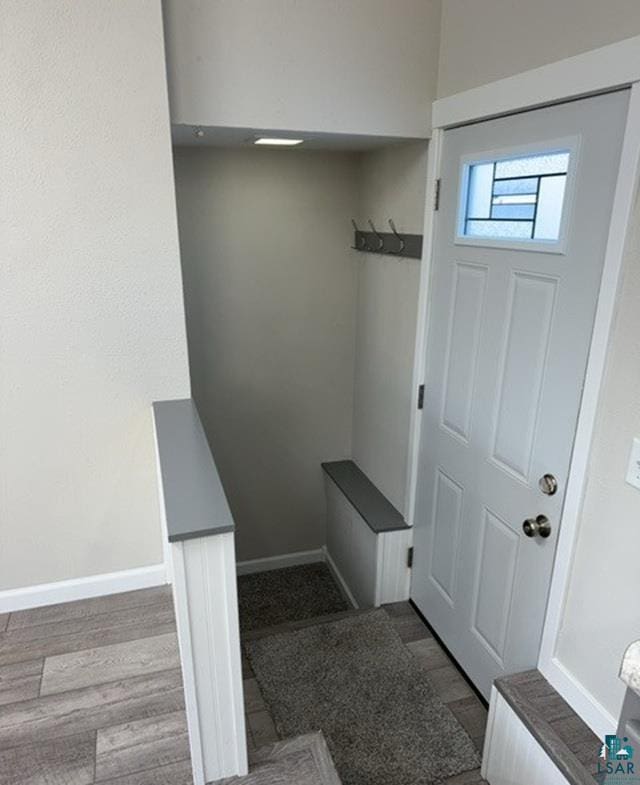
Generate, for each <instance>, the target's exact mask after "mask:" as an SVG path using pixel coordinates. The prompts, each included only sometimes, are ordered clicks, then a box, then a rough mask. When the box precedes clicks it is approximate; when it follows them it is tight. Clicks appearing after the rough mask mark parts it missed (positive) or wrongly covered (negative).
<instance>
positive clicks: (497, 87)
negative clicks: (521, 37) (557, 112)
mask: <svg viewBox="0 0 640 785" xmlns="http://www.w3.org/2000/svg"><path fill="white" fill-rule="evenodd" d="M637 81H640V36H634V37H633V38H627V39H625V40H624V41H618V42H617V43H615V44H609V45H608V46H603V47H600V48H599V49H592V50H591V51H590V52H584V53H583V54H579V55H575V56H574V57H568V58H566V59H565V60H560V61H558V62H556V63H550V64H549V65H543V66H541V67H540V68H534V69H532V70H530V71H524V72H523V73H520V74H516V75H515V76H509V77H507V78H506V79H500V80H498V81H497V82H491V83H490V84H486V85H482V86H481V87H475V88H473V89H471V90H465V91H464V92H462V93H456V95H451V96H448V97H447V98H441V99H439V100H438V101H435V102H434V104H433V113H432V117H433V127H434V128H449V127H451V126H453V125H462V124H464V123H469V122H476V121H478V120H482V119H486V118H488V117H496V116H498V115H501V114H512V113H513V112H518V111H523V110H525V109H531V108H532V107H535V106H543V105H545V104H552V103H557V102H559V101H565V100H567V99H568V98H576V97H578V96H586V95H591V94H594V93H598V92H603V91H605V90H611V89H615V88H616V87H622V86H625V85H630V84H632V83H633V82H637Z"/></svg>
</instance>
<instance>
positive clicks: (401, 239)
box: [389, 218, 405, 256]
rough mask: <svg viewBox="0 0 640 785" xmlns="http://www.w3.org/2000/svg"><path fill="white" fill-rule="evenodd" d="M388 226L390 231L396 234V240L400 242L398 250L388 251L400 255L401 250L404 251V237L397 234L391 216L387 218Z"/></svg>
mask: <svg viewBox="0 0 640 785" xmlns="http://www.w3.org/2000/svg"><path fill="white" fill-rule="evenodd" d="M389 226H390V227H391V231H392V232H393V233H394V235H395V236H396V239H397V241H398V242H399V243H400V247H399V248H398V250H397V251H390V253H394V254H398V256H400V255H401V254H402V252H403V251H404V245H405V243H404V239H403V238H402V237H400V235H399V234H398V231H397V229H396V225H395V224H394V222H393V219H391V218H389Z"/></svg>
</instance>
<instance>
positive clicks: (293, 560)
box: [236, 548, 325, 575]
mask: <svg viewBox="0 0 640 785" xmlns="http://www.w3.org/2000/svg"><path fill="white" fill-rule="evenodd" d="M324 556H325V552H324V550H323V548H318V549H317V550H315V551H297V552H296V553H283V554H281V555H280V556H267V557H266V558H264V559H249V561H239V562H238V563H237V565H236V568H237V573H238V575H250V574H251V573H254V572H267V571H268V570H279V569H281V568H282V567H297V566H298V565H300V564H313V563H315V562H319V561H324V560H325V559H324Z"/></svg>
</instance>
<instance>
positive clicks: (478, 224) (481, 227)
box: [465, 221, 533, 240]
mask: <svg viewBox="0 0 640 785" xmlns="http://www.w3.org/2000/svg"><path fill="white" fill-rule="evenodd" d="M532 227H533V221H467V230H466V232H465V234H466V235H467V236H469V237H492V238H496V237H498V238H499V237H504V238H506V239H509V240H529V239H531V229H532Z"/></svg>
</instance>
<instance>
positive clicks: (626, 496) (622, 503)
mask: <svg viewBox="0 0 640 785" xmlns="http://www.w3.org/2000/svg"><path fill="white" fill-rule="evenodd" d="M520 29H522V30H523V31H524V34H521V35H517V33H518V30H520ZM638 33H640V5H639V4H638V3H637V2H636V0H611V2H607V3H601V2H599V0H588V2H587V1H586V0H563V2H562V3H558V2H556V0H542V1H541V2H537V3H528V2H525V0H516V2H514V1H513V0H509V1H508V2H507V0H487V2H483V3H482V4H479V3H474V2H471V0H444V4H443V17H442V38H441V49H440V75H439V84H438V94H439V95H441V96H444V95H450V94H453V93H456V92H460V91H461V90H464V89H466V88H468V87H471V86H476V85H478V84H481V83H484V82H488V81H491V80H493V79H497V78H502V77H505V76H510V75H512V74H515V73H518V72H519V71H522V70H524V69H527V68H531V67H534V66H538V65H542V64H543V63H546V62H551V61H553V60H556V59H560V58H562V57H565V56H569V55H573V54H577V53H579V52H581V51H584V50H587V49H589V48H593V47H597V46H601V45H604V44H607V43H611V42H613V41H615V40H620V39H623V38H626V37H628V36H632V35H636V34H638ZM639 233H640V209H636V213H635V219H634V238H633V240H632V241H631V243H630V245H629V247H628V249H627V252H626V260H625V270H624V277H623V281H622V283H621V286H620V290H619V302H618V308H619V311H618V316H617V321H616V327H615V330H614V333H613V335H612V338H611V344H610V355H609V363H608V368H607V374H606V379H605V385H604V389H603V392H602V395H601V400H600V403H599V412H598V419H597V425H596V432H595V439H594V444H593V448H592V454H591V459H590V469H589V478H588V484H587V488H586V493H585V498H584V505H583V511H582V521H581V526H580V529H579V532H578V542H577V549H576V553H575V558H574V564H573V572H572V575H571V582H570V588H569V594H568V600H567V605H566V608H565V610H564V616H563V628H562V631H561V635H560V639H559V648H558V652H557V654H558V658H559V660H560V662H561V663H562V664H563V665H564V666H565V667H566V668H567V669H568V670H569V672H570V673H571V675H572V676H573V677H574V678H575V679H576V681H577V682H578V683H579V684H581V685H583V686H584V688H585V689H586V690H587V691H588V692H589V693H590V694H591V695H593V697H594V698H595V699H596V700H597V701H599V702H600V704H601V705H602V706H603V707H604V708H605V709H606V710H607V711H609V712H610V713H611V714H613V715H614V716H615V715H616V714H617V713H618V712H619V710H620V705H621V699H622V694H623V689H622V684H621V683H620V682H619V680H618V678H617V675H618V671H619V667H620V663H621V660H622V655H623V653H624V649H625V647H626V645H627V644H628V643H630V642H631V641H632V640H633V639H636V638H638V637H640V622H639V619H638V611H637V606H638V596H639V595H640V569H639V568H638V564H639V563H640V528H639V525H638V520H639V518H640V492H638V491H637V490H635V489H633V488H631V487H630V486H627V485H626V484H625V483H624V477H625V474H626V464H627V460H628V457H629V450H630V447H631V440H632V438H633V437H634V436H637V435H639V434H640V407H639V403H638V389H640V385H639V382H640V348H639V345H638V334H639V333H640V309H639V308H638V299H639V298H640V274H639V271H638V256H639V254H640V240H639V239H638V234H639Z"/></svg>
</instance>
